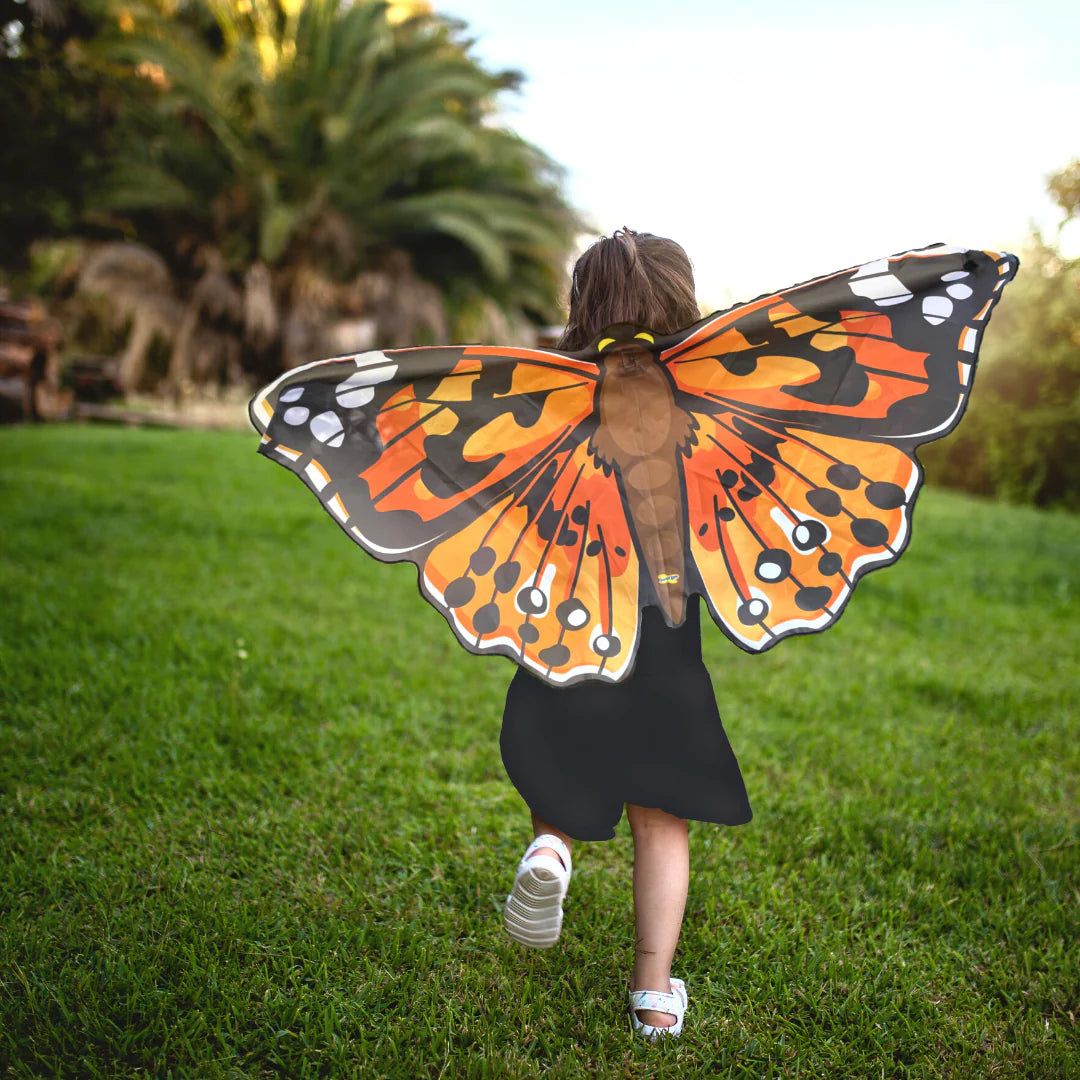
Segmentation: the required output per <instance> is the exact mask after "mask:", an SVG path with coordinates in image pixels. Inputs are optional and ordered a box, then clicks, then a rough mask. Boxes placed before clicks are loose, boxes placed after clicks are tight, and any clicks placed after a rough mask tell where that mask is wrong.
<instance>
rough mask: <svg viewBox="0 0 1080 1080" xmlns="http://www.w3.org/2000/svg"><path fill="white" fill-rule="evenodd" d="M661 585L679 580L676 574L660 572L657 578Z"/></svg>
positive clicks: (671, 583)
mask: <svg viewBox="0 0 1080 1080" xmlns="http://www.w3.org/2000/svg"><path fill="white" fill-rule="evenodd" d="M656 580H657V581H659V582H660V584H661V585H674V584H675V583H676V582H677V581H678V580H679V575H678V574H661V575H660V576H659V577H658V578H657V579H656Z"/></svg>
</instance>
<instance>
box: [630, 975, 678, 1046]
mask: <svg viewBox="0 0 1080 1080" xmlns="http://www.w3.org/2000/svg"><path fill="white" fill-rule="evenodd" d="M670 981H671V993H670V994H665V993H663V992H662V991H660V990H631V991H630V1026H631V1027H632V1028H633V1029H634V1031H635V1032H639V1033H640V1034H642V1035H644V1036H645V1038H646V1039H648V1040H649V1041H650V1042H655V1041H656V1040H657V1039H658V1038H660V1037H661V1036H662V1035H666V1036H668V1037H669V1038H672V1039H677V1038H678V1037H679V1036H680V1035H681V1034H682V1027H683V1016H685V1014H686V1005H687V997H686V983H684V982H683V981H682V979H676V978H675V977H674V976H672V978H671V980H670ZM638 1009H652V1010H653V1011H655V1012H665V1013H671V1015H672V1016H674V1017H675V1023H674V1024H671V1025H669V1026H668V1027H663V1026H662V1025H660V1024H646V1023H645V1022H644V1021H643V1020H642V1019H641V1018H640V1017H639V1016H638V1014H637V1011H638Z"/></svg>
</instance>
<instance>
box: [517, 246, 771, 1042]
mask: <svg viewBox="0 0 1080 1080" xmlns="http://www.w3.org/2000/svg"><path fill="white" fill-rule="evenodd" d="M699 318H700V313H699V310H698V304H697V300H696V298H695V295H694V276H693V268H692V267H691V265H690V260H689V259H688V258H687V256H686V252H685V251H683V249H682V248H681V247H680V246H679V245H678V244H676V243H675V242H674V241H672V240H666V239H663V238H661V237H658V236H652V235H651V234H649V233H635V232H633V231H631V230H629V229H622V230H619V231H617V232H616V233H615V234H614V235H613V236H612V237H610V238H607V237H605V238H603V239H601V240H599V241H597V242H596V243H595V244H593V245H592V247H590V248H589V249H588V251H586V252H585V254H584V255H582V256H581V258H580V259H578V261H577V264H576V265H575V267H574V274H573V282H572V286H571V293H570V318H569V321H568V324H567V327H566V330H565V332H564V333H563V336H562V339H561V341H560V342H559V344H558V348H559V349H565V350H567V351H573V350H577V349H582V348H584V347H585V346H587V345H588V344H589V343H590V342H591V341H592V340H593V338H594V337H595V336H596V334H597V333H598V332H599V331H600V330H602V329H603V328H604V327H606V326H610V325H612V324H614V323H622V322H627V323H634V324H636V325H638V326H647V327H649V328H650V329H651V330H653V331H654V332H657V333H660V334H668V333H673V332H674V331H676V330H679V329H681V328H682V327H684V326H688V325H689V324H691V323H694V322H696V321H697V320H698V319H699ZM501 746H502V755H503V762H504V764H505V766H506V771H507V773H508V775H509V776H510V779H511V780H512V781H513V783H514V785H515V787H517V789H518V791H519V792H520V793H521V796H522V798H523V799H524V800H525V802H526V804H527V805H528V806H529V807H530V809H531V811H532V825H533V833H534V840H533V842H532V843H531V844H530V845H529V846H528V848H527V849H526V851H525V854H524V856H523V857H522V860H521V863H520V865H519V867H518V870H517V874H516V876H515V878H514V885H513V891H512V892H511V893H510V895H509V896H508V897H507V901H506V907H505V911H504V924H505V926H506V929H507V931H508V933H509V934H510V936H511V937H513V938H514V939H515V940H516V941H520V942H521V943H523V944H525V945H530V946H533V947H535V948H546V947H548V946H551V945H553V944H554V943H555V941H556V940H557V939H558V936H559V931H560V929H561V926H562V901H563V898H564V896H565V895H566V889H567V885H568V884H569V881H570V874H571V870H572V864H571V857H570V847H571V841H572V839H574V840H608V839H611V837H613V836H614V835H615V829H614V826H615V824H616V823H617V822H618V820H619V818H620V817H621V816H622V810H623V805H624V804H625V806H626V815H627V819H628V821H629V823H630V829H631V832H632V834H633V839H634V914H635V923H636V947H635V954H634V967H633V971H632V973H631V978H630V986H631V988H632V989H631V990H630V995H629V1000H630V1017H631V1023H632V1026H633V1029H634V1030H635V1031H638V1032H641V1033H642V1034H643V1035H645V1036H646V1037H648V1038H651V1039H655V1038H656V1037H657V1036H659V1035H661V1034H663V1035H669V1036H677V1035H680V1034H681V1033H682V1025H683V1014H684V1012H685V1010H686V1004H687V995H686V988H685V985H684V984H683V982H682V980H681V979H676V978H673V977H672V975H671V961H672V956H673V955H674V952H675V946H676V944H677V942H678V940H679V930H680V928H681V926H682V919H683V912H684V909H685V906H686V893H687V887H688V884H689V864H690V860H689V846H688V839H687V826H686V819H687V818H690V817H692V818H695V819H698V820H701V821H712V822H717V823H719V824H724V825H741V824H744V823H746V822H747V821H749V820H750V818H751V810H750V803H749V801H748V799H747V796H746V789H745V787H744V786H743V780H742V775H741V773H740V772H739V766H738V762H737V761H736V759H735V755H734V753H733V752H732V750H731V747H730V745H729V744H728V740H727V736H726V735H725V734H724V729H723V725H722V724H721V722H720V715H719V713H718V711H717V708H716V700H715V697H714V694H713V689H712V684H711V682H710V681H709V674H708V672H707V671H706V669H705V666H704V664H703V663H702V660H701V630H700V611H699V606H698V598H697V597H696V596H695V597H693V598H692V600H690V601H689V602H688V604H687V611H686V619H685V622H683V624H682V625H681V626H679V627H677V628H675V629H672V628H670V627H668V626H667V624H666V623H665V621H664V618H663V616H662V614H661V612H660V610H659V609H658V608H653V607H649V608H646V609H645V610H644V611H643V612H642V628H641V640H640V645H639V648H638V653H637V658H636V662H635V666H634V671H633V673H632V675H631V676H630V677H629V678H627V679H625V680H624V681H622V682H620V683H616V684H613V685H612V684H600V683H596V682H586V683H584V684H579V685H576V686H572V687H569V688H566V689H557V688H555V687H552V686H551V685H550V684H548V683H545V682H543V681H542V680H540V679H538V678H536V677H535V676H533V675H531V674H529V673H528V672H527V671H525V670H524V669H523V668H518V670H517V672H516V674H515V675H514V678H513V681H512V682H511V684H510V689H509V691H508V693H507V697H506V709H505V712H504V714H503V728H502V738H501Z"/></svg>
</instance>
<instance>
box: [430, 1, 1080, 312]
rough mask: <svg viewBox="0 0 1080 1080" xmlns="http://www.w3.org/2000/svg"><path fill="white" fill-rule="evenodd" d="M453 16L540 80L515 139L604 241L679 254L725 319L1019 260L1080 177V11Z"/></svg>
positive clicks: (686, 6)
mask: <svg viewBox="0 0 1080 1080" xmlns="http://www.w3.org/2000/svg"><path fill="white" fill-rule="evenodd" d="M435 7H436V8H437V9H438V10H441V11H443V12H444V13H446V14H451V15H457V16H459V17H460V18H462V19H464V20H465V21H466V22H467V23H468V24H469V28H470V33H471V36H473V37H475V38H476V45H475V48H474V50H473V51H474V55H476V56H477V57H478V58H479V59H480V60H481V61H482V62H483V63H484V64H485V66H487V67H488V68H489V69H499V70H501V69H504V68H516V69H519V70H521V71H522V72H524V73H525V76H526V82H525V86H524V89H523V92H522V93H521V94H520V95H512V94H508V95H506V96H505V98H504V119H505V122H506V123H507V124H508V125H509V126H511V127H513V128H514V129H515V130H517V131H518V132H519V133H520V134H522V135H523V136H524V137H525V138H527V139H529V140H530V141H532V142H534V143H536V144H538V145H539V146H540V147H541V148H543V149H544V150H545V151H547V152H548V154H550V155H551V156H552V157H553V158H554V159H555V160H556V161H558V162H560V163H561V164H562V165H564V166H565V167H566V169H567V178H566V179H567V183H566V192H567V194H568V196H569V198H570V200H571V202H573V203H574V204H575V205H576V206H577V207H578V208H579V209H580V210H582V211H583V212H584V213H585V215H586V217H587V218H588V219H589V220H591V222H592V223H593V224H594V226H595V227H596V230H597V233H600V232H603V233H610V232H611V231H612V230H613V229H616V228H618V227H619V226H621V225H624V224H625V225H628V226H630V227H631V228H635V229H639V230H643V231H648V232H653V233H659V234H660V235H666V236H671V237H673V238H674V239H676V240H678V241H679V242H680V243H681V244H682V245H683V246H684V247H685V248H686V250H687V252H688V254H689V255H690V257H691V259H692V260H693V262H694V265H695V268H696V271H697V282H698V296H699V298H700V299H701V301H702V303H703V305H704V306H705V308H706V310H713V309H716V308H720V307H725V306H727V305H728V304H730V303H733V302H735V301H737V300H749V299H752V298H753V297H755V296H757V295H758V294H760V293H763V292H766V291H771V290H774V289H778V288H783V287H785V286H787V285H791V284H794V283H795V282H797V281H802V280H805V279H807V278H809V277H814V276H817V275H818V274H822V273H827V272H830V271H833V270H838V269H841V268H843V267H846V266H850V265H852V264H856V263H860V262H865V261H867V260H868V259H870V258H876V257H879V256H882V255H888V254H892V253H893V252H897V251H903V250H906V249H908V248H912V247H923V246H925V245H927V244H931V243H935V242H937V241H944V242H947V243H956V244H963V245H965V246H970V247H985V248H995V249H998V250H1016V249H1017V247H1019V246H1020V245H1021V244H1022V243H1023V241H1024V238H1025V236H1027V234H1028V227H1029V222H1032V221H1034V222H1035V223H1036V224H1038V225H1039V226H1041V227H1042V228H1043V229H1044V231H1045V232H1047V233H1051V234H1052V233H1053V231H1054V229H1055V227H1056V225H1057V214H1056V210H1055V208H1054V207H1053V204H1052V203H1051V202H1050V200H1049V199H1048V198H1047V196H1046V194H1045V181H1046V176H1047V175H1048V174H1049V173H1051V172H1054V171H1056V170H1057V169H1060V168H1061V167H1063V166H1064V165H1065V164H1067V163H1068V162H1069V161H1070V160H1071V159H1073V158H1076V157H1080V126H1078V124H1077V122H1076V118H1077V117H1080V3H1076V2H1075V0H1072V2H1062V0H1005V2H1002V0H906V2H905V3H903V4H896V3H889V4H875V3H870V2H869V0H859V2H847V0H817V2H814V3H811V2H808V0H803V2H798V0H774V2H772V3H770V4H760V5H759V4H750V3H745V2H744V3H734V2H732V0H712V2H706V0H664V2H661V3H656V2H655V0H654V2H649V3H646V2H644V0H544V2H543V3H522V2H520V0H517V2H515V0H435ZM1070 229H1071V230H1072V231H1071V233H1070V235H1068V236H1067V237H1066V242H1067V246H1068V247H1069V248H1074V247H1075V248H1078V249H1080V236H1077V235H1076V233H1077V231H1078V230H1077V229H1076V227H1075V226H1070ZM591 239H592V237H583V238H582V240H583V246H584V245H585V244H587V243H588V242H589V240H591Z"/></svg>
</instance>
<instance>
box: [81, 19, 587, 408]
mask: <svg viewBox="0 0 1080 1080" xmlns="http://www.w3.org/2000/svg"><path fill="white" fill-rule="evenodd" d="M415 6H416V5H414V7H415ZM173 7H174V10H172V12H171V13H170V14H166V10H165V8H164V7H157V6H155V5H153V4H148V5H144V6H142V7H136V6H134V5H130V4H128V5H125V6H123V7H120V6H117V9H116V11H117V17H116V20H115V29H114V31H113V32H112V33H111V34H110V35H109V36H108V37H107V38H106V39H105V40H103V41H101V42H100V44H99V46H98V47H97V49H96V52H95V55H96V58H97V62H98V63H99V65H100V66H101V67H102V69H103V70H107V71H110V72H111V73H113V74H114V75H115V76H116V77H118V78H119V77H125V76H126V77H128V78H129V80H130V81H131V84H132V87H133V90H132V93H130V94H129V95H128V96H127V99H126V104H125V112H124V115H123V118H122V119H123V125H122V127H123V130H124V131H126V132H127V137H126V138H125V139H124V140H123V142H122V144H121V148H120V150H119V152H118V153H117V155H116V161H115V167H114V168H113V170H112V171H111V173H110V175H109V177H108V180H107V182H106V183H105V184H103V185H102V187H101V190H100V191H99V192H98V193H97V195H96V199H95V202H96V207H97V220H98V223H99V225H100V224H101V223H108V224H111V225H112V227H114V228H115V229H117V230H118V231H121V232H123V233H124V234H126V235H127V236H130V237H135V238H137V239H138V241H139V242H140V243H141V244H143V245H145V246H146V247H149V248H150V249H152V250H154V251H157V252H158V253H159V254H161V255H162V256H163V257H164V259H165V260H166V261H167V263H168V264H169V267H170V271H171V274H172V280H174V281H175V283H176V291H177V295H178V296H179V298H180V299H181V300H182V301H183V303H184V305H185V314H184V315H183V316H182V317H181V318H180V320H179V321H178V323H177V329H176V331H175V333H174V334H173V336H172V361H171V364H170V381H171V382H172V384H173V386H174V387H178V386H182V385H183V384H184V383H185V382H186V381H187V380H188V379H189V378H191V376H192V374H193V372H194V370H195V367H196V364H197V357H198V355H199V351H198V349H197V348H196V343H197V342H198V340H199V338H200V335H199V330H200V328H201V327H203V325H204V324H206V323H208V322H214V323H215V324H216V327H217V330H218V331H219V332H220V330H221V328H222V327H223V326H226V325H227V324H229V322H230V321H231V322H232V324H233V326H234V329H235V331H236V332H237V334H238V335H239V336H240V337H241V338H242V340H243V345H244V363H245V364H246V365H247V366H248V367H249V368H255V369H258V371H259V374H265V373H266V371H267V370H268V369H272V368H277V367H280V366H282V365H285V366H291V365H292V364H294V363H299V362H301V361H302V360H303V359H305V358H308V357H310V355H312V351H313V350H317V349H318V348H319V347H320V333H321V328H322V327H323V325H324V324H325V323H326V322H327V320H328V318H329V317H331V316H335V315H337V316H341V315H352V316H366V317H367V318H368V319H369V320H371V321H372V322H373V337H374V340H375V342H376V343H379V344H405V343H407V342H409V341H416V340H419V339H422V338H426V339H428V340H432V339H434V338H436V337H444V336H445V335H446V334H447V333H448V332H449V333H450V334H451V335H453V334H455V332H459V331H465V332H471V331H476V330H478V331H480V332H483V331H485V330H486V331H492V330H494V331H496V332H497V331H498V329H499V328H500V325H501V327H502V329H503V330H504V331H507V330H508V329H509V328H510V327H512V326H515V325H520V324H521V323H523V322H529V321H532V322H550V321H552V319H553V317H554V316H555V312H556V310H557V308H556V296H557V293H558V287H559V285H560V273H561V267H562V265H563V261H564V258H565V254H566V252H567V251H568V249H569V247H570V245H571V243H572V238H573V236H574V234H575V232H576V231H578V229H579V228H580V223H579V222H578V220H577V218H576V216H575V215H574V214H573V213H572V212H571V211H570V210H569V208H568V207H567V206H566V204H565V202H564V201H563V199H562V197H561V195H560V192H559V186H558V185H559V175H558V172H557V170H556V168H555V166H554V165H553V164H552V163H551V162H550V161H549V160H548V159H547V158H545V157H544V156H543V155H542V154H541V153H540V151H538V150H537V149H536V148H535V147H532V146H530V145H529V144H528V143H526V142H524V141H523V140H521V139H519V138H517V137H516V136H515V135H513V134H512V133H510V132H507V131H505V130H503V129H501V128H500V127H499V126H498V125H497V123H495V122H494V121H495V96H496V94H497V93H498V92H499V91H500V90H503V89H506V88H508V87H513V86H514V85H516V81H517V78H518V77H517V76H516V75H514V74H513V73H501V74H492V73H489V72H487V71H485V70H483V69H482V68H481V67H480V66H479V65H478V64H477V63H476V61H474V60H473V59H472V58H471V57H470V56H469V55H468V43H467V41H465V40H463V39H462V37H461V31H462V27H461V26H460V24H454V23H450V22H447V21H446V20H443V19H442V18H440V17H437V16H434V15H431V14H428V13H426V12H424V11H423V10H420V11H419V12H418V13H417V14H414V15H412V16H411V17H406V18H404V19H395V20H394V21H391V20H390V19H388V17H387V8H386V7H385V6H384V5H382V4H380V3H370V2H358V3H354V4H352V5H348V6H344V5H342V4H341V3H340V2H339V0H306V2H305V0H238V2H229V0H205V3H194V2H190V0H189V2H187V3H183V2H181V3H179V4H178V5H174V6H173ZM397 13H398V15H399V16H400V14H401V5H399V6H398V9H397ZM117 257H118V251H117V249H113V251H112V258H113V262H114V265H115V259H116V258H117ZM133 257H141V256H133ZM439 295H441V297H442V302H441V303H440V302H439V301H438V299H437V296H439ZM204 353H205V348H204ZM222 355H223V354H222ZM222 362H224V361H222ZM210 366H211V367H212V366H213V362H211V363H210ZM128 374H129V378H131V379H133V380H137V378H138V372H137V371H136V370H134V368H133V367H132V365H130V364H129V371H128Z"/></svg>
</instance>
